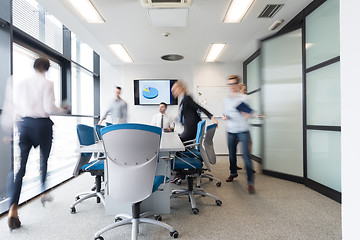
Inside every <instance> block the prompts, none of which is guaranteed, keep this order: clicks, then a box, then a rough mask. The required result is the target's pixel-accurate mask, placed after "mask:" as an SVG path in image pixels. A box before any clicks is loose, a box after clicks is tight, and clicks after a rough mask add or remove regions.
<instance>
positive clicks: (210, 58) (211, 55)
mask: <svg viewBox="0 0 360 240" xmlns="http://www.w3.org/2000/svg"><path fill="white" fill-rule="evenodd" d="M225 45H226V44H225V43H213V44H211V47H210V50H209V52H208V54H207V56H206V58H205V62H215V61H216V59H217V58H218V57H219V56H220V54H221V53H222V51H223V49H224V47H225Z"/></svg>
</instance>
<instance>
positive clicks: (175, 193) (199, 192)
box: [171, 176, 222, 215]
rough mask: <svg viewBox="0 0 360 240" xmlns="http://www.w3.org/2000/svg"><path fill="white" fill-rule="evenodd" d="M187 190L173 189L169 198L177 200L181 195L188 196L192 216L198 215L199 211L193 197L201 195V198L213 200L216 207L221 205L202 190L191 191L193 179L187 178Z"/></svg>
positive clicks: (217, 199) (212, 196) (216, 199)
mask: <svg viewBox="0 0 360 240" xmlns="http://www.w3.org/2000/svg"><path fill="white" fill-rule="evenodd" d="M187 179H188V189H174V190H173V191H172V194H171V198H177V197H179V196H183V195H188V196H189V200H190V203H191V210H192V213H193V214H195V215H196V214H198V213H199V209H198V208H197V207H196V201H195V197H194V196H195V195H196V194H197V195H201V196H203V197H211V198H213V199H215V203H216V205H218V206H221V205H222V202H221V200H220V199H219V198H218V197H216V196H215V195H212V194H210V193H207V192H205V191H204V190H202V189H201V188H197V189H196V190H194V189H193V177H192V176H191V177H188V178H187Z"/></svg>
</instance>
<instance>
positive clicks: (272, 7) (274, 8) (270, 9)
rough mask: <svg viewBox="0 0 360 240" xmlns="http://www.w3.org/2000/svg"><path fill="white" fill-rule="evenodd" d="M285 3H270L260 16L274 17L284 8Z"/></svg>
mask: <svg viewBox="0 0 360 240" xmlns="http://www.w3.org/2000/svg"><path fill="white" fill-rule="evenodd" d="M282 6H284V4H268V5H266V6H265V8H264V10H262V12H261V13H260V15H259V16H258V18H272V17H274V16H275V14H276V13H277V12H278V11H279V10H280V8H282Z"/></svg>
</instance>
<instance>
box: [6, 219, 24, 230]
mask: <svg viewBox="0 0 360 240" xmlns="http://www.w3.org/2000/svg"><path fill="white" fill-rule="evenodd" d="M8 226H9V229H10V230H13V229H17V228H20V227H21V222H20V220H19V217H9V218H8Z"/></svg>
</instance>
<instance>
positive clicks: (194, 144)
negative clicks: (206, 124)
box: [185, 143, 200, 149]
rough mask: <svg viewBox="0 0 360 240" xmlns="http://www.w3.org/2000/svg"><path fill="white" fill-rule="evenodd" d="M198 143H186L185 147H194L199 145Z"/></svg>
mask: <svg viewBox="0 0 360 240" xmlns="http://www.w3.org/2000/svg"><path fill="white" fill-rule="evenodd" d="M199 145H200V143H193V144H189V145H186V146H185V148H186V149H187V148H193V147H196V146H199Z"/></svg>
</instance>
